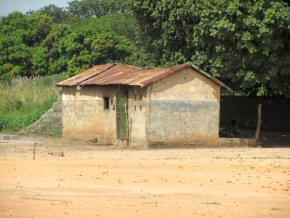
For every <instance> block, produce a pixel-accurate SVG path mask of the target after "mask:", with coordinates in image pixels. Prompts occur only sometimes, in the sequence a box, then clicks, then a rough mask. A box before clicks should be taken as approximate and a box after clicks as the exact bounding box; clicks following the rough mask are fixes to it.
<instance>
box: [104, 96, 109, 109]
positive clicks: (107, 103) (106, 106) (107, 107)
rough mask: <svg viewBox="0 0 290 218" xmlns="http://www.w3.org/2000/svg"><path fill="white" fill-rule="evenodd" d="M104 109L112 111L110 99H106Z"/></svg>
mask: <svg viewBox="0 0 290 218" xmlns="http://www.w3.org/2000/svg"><path fill="white" fill-rule="evenodd" d="M104 109H105V110H109V109H110V98H109V97H104Z"/></svg>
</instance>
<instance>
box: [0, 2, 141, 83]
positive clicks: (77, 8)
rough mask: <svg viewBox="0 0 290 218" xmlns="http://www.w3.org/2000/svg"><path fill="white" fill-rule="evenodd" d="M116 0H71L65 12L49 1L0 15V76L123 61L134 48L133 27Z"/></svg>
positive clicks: (72, 71) (71, 71) (75, 69)
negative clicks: (37, 9) (27, 9)
mask: <svg viewBox="0 0 290 218" xmlns="http://www.w3.org/2000/svg"><path fill="white" fill-rule="evenodd" d="M120 2H121V1H120ZM120 2H118V1H102V0H99V1H92V0H84V1H73V2H71V3H69V7H68V8H67V10H65V9H63V8H59V7H56V6H54V5H49V6H47V7H44V8H42V9H41V10H39V11H36V12H34V11H30V12H29V13H28V14H27V15H25V14H22V13H20V12H14V13H11V14H9V15H8V16H7V17H2V18H1V21H0V79H1V80H7V79H8V80H9V79H11V78H13V77H16V76H36V75H48V74H57V73H62V72H68V73H69V75H74V74H76V73H79V72H81V71H83V70H84V69H86V68H88V67H91V66H94V65H96V64H101V63H106V62H125V61H126V60H127V59H129V57H130V56H131V54H132V53H133V52H134V50H135V51H137V49H136V48H135V44H134V41H133V40H134V39H135V32H136V31H135V22H134V19H133V18H132V17H131V16H127V15H126V14H125V8H124V7H123V4H121V3H120ZM93 4H95V6H94V7H93V6H92V5H93ZM89 9H90V10H91V11H89ZM109 9H110V10H109ZM126 13H127V12H126Z"/></svg>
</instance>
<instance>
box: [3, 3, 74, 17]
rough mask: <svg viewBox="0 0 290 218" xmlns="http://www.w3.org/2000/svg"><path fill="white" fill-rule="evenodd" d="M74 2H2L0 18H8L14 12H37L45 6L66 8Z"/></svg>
mask: <svg viewBox="0 0 290 218" xmlns="http://www.w3.org/2000/svg"><path fill="white" fill-rule="evenodd" d="M71 1H72V0H0V16H7V15H8V14H9V13H11V12H13V11H20V12H23V13H25V12H27V11H29V10H37V9H40V8H42V7H44V6H47V5H50V4H54V5H56V6H58V7H66V6H67V2H71Z"/></svg>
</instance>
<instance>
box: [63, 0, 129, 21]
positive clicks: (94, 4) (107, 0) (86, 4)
mask: <svg viewBox="0 0 290 218" xmlns="http://www.w3.org/2000/svg"><path fill="white" fill-rule="evenodd" d="M68 5H69V6H68V7H67V9H68V11H69V12H70V13H71V14H72V15H73V16H78V17H80V18H89V17H101V16H105V15H109V14H115V13H119V14H126V13H128V10H127V9H128V8H127V4H126V1H122V0H81V1H79V0H74V1H72V2H69V3H68Z"/></svg>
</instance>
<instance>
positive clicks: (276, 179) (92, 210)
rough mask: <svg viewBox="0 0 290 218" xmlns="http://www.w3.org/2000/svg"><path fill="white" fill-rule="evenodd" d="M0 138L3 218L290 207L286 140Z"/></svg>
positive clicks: (208, 213) (279, 212)
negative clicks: (179, 142)
mask: <svg viewBox="0 0 290 218" xmlns="http://www.w3.org/2000/svg"><path fill="white" fill-rule="evenodd" d="M0 146H1V150H0V151H1V152H0V217H1V218H2V217H21V218H26V217H27V218H28V217H29V218H31V217H279V218H281V217H285V218H286V217H289V214H290V206H289V205H290V152H289V148H267V149H266V148H216V149H212V148H211V149H155V150H134V149H114V148H112V147H110V148H107V147H96V146H92V145H88V144H86V145H81V144H78V143H73V144H72V145H69V144H62V145H60V142H59V140H47V141H42V142H38V144H37V147H36V159H35V160H33V159H32V158H33V143H30V142H28V141H23V143H18V144H14V145H13V144H11V143H10V144H9V143H3V142H2V143H1V144H0ZM62 152H63V153H62ZM62 154H63V155H62Z"/></svg>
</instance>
